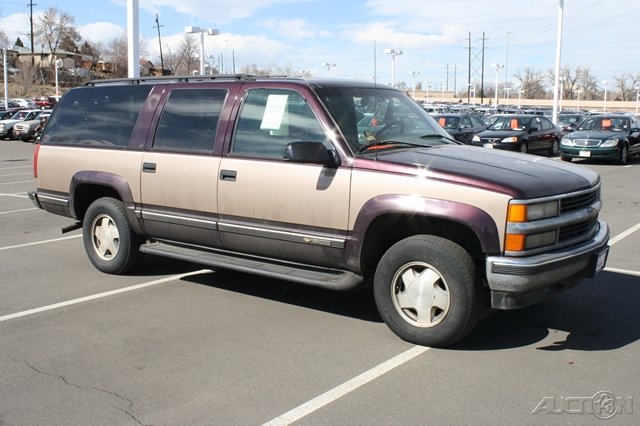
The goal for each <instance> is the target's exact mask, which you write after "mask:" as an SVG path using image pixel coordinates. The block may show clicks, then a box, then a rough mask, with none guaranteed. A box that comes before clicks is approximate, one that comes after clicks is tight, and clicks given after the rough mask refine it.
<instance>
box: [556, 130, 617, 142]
mask: <svg viewBox="0 0 640 426" xmlns="http://www.w3.org/2000/svg"><path fill="white" fill-rule="evenodd" d="M627 135H628V133H627V132H612V131H610V130H608V131H606V130H576V131H574V132H571V133H569V134H568V135H566V136H565V138H569V139H602V140H604V139H612V138H622V139H624V138H625V137H627Z"/></svg>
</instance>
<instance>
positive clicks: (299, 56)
mask: <svg viewBox="0 0 640 426" xmlns="http://www.w3.org/2000/svg"><path fill="white" fill-rule="evenodd" d="M33 2H34V3H37V6H34V16H35V19H37V14H38V13H41V12H42V11H43V10H45V9H46V8H49V7H56V8H58V10H60V11H62V12H65V13H68V14H69V15H71V16H72V17H74V18H75V24H76V27H77V28H78V30H79V31H80V34H81V36H82V38H83V39H84V40H89V41H92V40H101V41H108V40H109V39H111V38H113V37H114V36H115V35H118V34H124V33H126V25H127V12H126V0H65V1H64V2H62V1H60V0H33ZM28 3H29V0H2V1H1V2H0V28H1V29H2V30H3V31H4V32H5V33H6V34H7V36H8V38H9V41H10V42H12V43H13V42H14V41H15V39H16V38H17V37H20V38H21V39H22V40H23V42H25V44H28V36H27V35H26V34H27V33H28V31H29V18H28V16H29V15H28V13H29V7H28V6H27V4H28ZM139 4H140V32H141V34H142V37H143V39H144V40H146V43H145V49H144V50H145V52H146V54H147V55H146V56H147V58H148V59H150V60H151V61H152V62H159V61H158V58H159V43H158V33H157V29H156V28H154V26H155V24H156V23H155V17H156V14H158V16H159V20H160V25H162V27H161V28H160V31H161V36H162V46H163V50H164V51H165V52H167V51H168V49H174V50H175V49H176V47H177V45H178V44H179V42H180V40H181V39H182V38H183V31H184V28H185V26H189V25H194V26H200V27H205V28H216V29H219V30H220V35H218V36H213V37H206V38H205V51H206V52H205V53H206V54H207V55H212V56H214V57H216V58H219V57H220V56H221V55H222V56H223V58H226V61H225V63H226V64H227V66H228V67H230V66H231V63H232V57H235V64H236V70H238V71H239V69H240V67H241V66H242V65H247V64H255V65H257V66H258V67H265V66H268V65H280V66H285V65H288V66H290V67H291V68H292V69H294V70H305V71H309V72H311V73H312V74H313V75H314V76H327V75H328V70H327V67H326V66H323V64H324V63H331V64H335V67H332V69H331V75H332V76H333V77H347V78H358V79H368V80H371V79H372V78H373V76H374V75H377V77H378V81H380V82H382V83H388V82H389V81H390V80H391V57H390V55H385V54H384V49H388V48H393V49H397V50H402V51H403V55H402V56H396V58H395V79H396V81H405V82H407V84H411V81H412V76H411V72H412V71H415V72H419V73H420V74H419V75H417V76H416V81H422V82H427V81H428V82H431V84H432V85H434V86H435V87H440V84H441V83H443V82H445V81H446V80H447V76H448V82H449V88H450V89H451V88H452V86H453V84H454V77H455V84H456V85H457V88H458V90H459V89H460V88H461V86H464V85H466V81H467V76H468V68H469V49H468V46H469V40H468V39H469V33H471V68H472V70H471V74H472V79H473V78H476V77H477V78H478V79H479V73H480V68H481V55H482V43H483V41H482V34H483V32H484V34H485V40H484V47H485V50H484V56H485V60H484V62H485V81H487V80H488V81H489V82H491V83H493V82H494V80H495V69H494V68H491V64H493V63H499V64H502V65H505V68H504V69H503V70H502V71H501V72H500V75H499V79H500V82H501V83H502V82H503V81H504V79H505V77H506V78H508V79H509V80H511V81H515V79H514V78H513V75H514V74H516V73H517V72H518V71H522V70H524V69H525V68H527V67H529V68H532V69H533V70H536V71H546V70H547V69H552V68H553V67H554V64H555V55H556V35H557V28H558V11H559V7H558V5H559V1H558V0H509V1H504V0H500V1H498V0H495V1H494V0H486V1H480V0H439V1H435V0H395V1H393V0H178V1H176V0H139ZM563 22H564V25H563V37H562V41H563V45H562V65H563V66H570V67H572V68H574V69H575V68H576V67H578V66H585V67H589V68H590V69H591V71H592V73H593V74H594V75H595V76H596V77H597V78H598V80H599V81H601V82H602V81H603V80H611V79H613V77H615V76H619V75H620V74H622V73H626V74H633V75H638V74H640V37H638V26H639V25H640V2H639V1H638V0H565V1H564V19H563ZM374 46H375V47H374ZM36 49H37V46H36ZM447 68H448V74H447ZM227 70H228V71H229V72H231V69H230V68H228V69H227Z"/></svg>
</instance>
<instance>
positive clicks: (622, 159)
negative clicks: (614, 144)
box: [618, 144, 629, 165]
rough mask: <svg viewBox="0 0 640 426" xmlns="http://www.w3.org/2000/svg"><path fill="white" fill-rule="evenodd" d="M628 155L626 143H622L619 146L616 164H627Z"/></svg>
mask: <svg viewBox="0 0 640 426" xmlns="http://www.w3.org/2000/svg"><path fill="white" fill-rule="evenodd" d="M628 156H629V147H628V146H627V144H623V145H622V147H621V148H620V152H619V153H618V164H620V165H625V164H627V158H628Z"/></svg>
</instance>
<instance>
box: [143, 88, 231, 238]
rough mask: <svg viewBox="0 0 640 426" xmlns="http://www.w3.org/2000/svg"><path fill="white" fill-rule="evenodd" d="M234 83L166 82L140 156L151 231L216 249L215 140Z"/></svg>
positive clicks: (146, 221) (146, 219)
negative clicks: (146, 145) (151, 132)
mask: <svg viewBox="0 0 640 426" xmlns="http://www.w3.org/2000/svg"><path fill="white" fill-rule="evenodd" d="M228 99H233V87H232V86H227V85H225V84H224V83H216V84H210V85H196V84H184V85H167V87H166V91H165V93H164V94H163V95H162V100H161V101H160V105H161V109H160V110H159V111H158V112H157V113H156V116H155V118H154V125H152V126H151V127H152V129H155V132H153V134H151V135H150V136H149V138H150V141H149V142H148V147H147V150H146V152H145V154H144V158H143V164H142V173H141V178H140V185H141V200H142V208H141V214H142V220H143V223H144V226H145V229H146V230H147V232H148V233H149V235H151V236H153V237H156V238H160V239H168V240H176V241H181V242H188V243H194V244H202V245H207V246H214V247H217V246H219V245H220V244H219V243H220V239H219V237H218V231H217V220H218V212H217V176H218V168H219V163H220V157H218V156H215V155H214V154H213V147H214V140H215V139H216V138H217V137H218V135H222V134H223V133H224V131H225V129H224V126H223V125H221V123H224V121H223V120H221V117H223V116H224V115H225V113H226V111H228V110H230V109H231V106H230V105H227V100H228Z"/></svg>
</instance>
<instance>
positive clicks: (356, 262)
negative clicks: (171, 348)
mask: <svg viewBox="0 0 640 426" xmlns="http://www.w3.org/2000/svg"><path fill="white" fill-rule="evenodd" d="M34 169H35V176H36V185H37V189H36V190H35V191H33V192H31V193H30V196H31V198H32V200H33V201H34V202H35V203H36V205H37V206H39V207H40V208H43V209H45V210H47V211H49V212H51V213H55V214H59V215H63V216H68V217H70V218H73V219H75V220H76V223H75V225H70V226H68V227H67V228H65V229H63V231H68V230H72V229H76V228H80V227H82V229H83V237H84V245H85V249H86V252H87V255H88V257H89V259H90V260H91V262H92V263H93V264H94V265H95V267H96V268H98V269H99V270H101V271H103V272H106V273H111V274H123V273H126V272H127V271H130V270H131V269H132V268H133V267H134V266H136V265H137V264H138V262H139V261H140V259H141V256H142V254H144V253H149V254H155V255H160V256H167V257H171V258H176V259H184V260H188V261H192V262H198V263H201V264H204V265H208V266H210V267H213V268H227V269H233V270H237V271H245V272H252V273H255V274H260V275H265V276H269V277H275V278H280V279H283V280H288V281H293V282H297V283H301V284H308V285H314V286H320V287H325V288H329V289H336V290H346V289H353V288H357V287H360V286H362V285H366V284H371V285H372V287H373V292H374V295H375V300H376V304H377V307H378V310H379V312H380V315H381V316H382V318H383V319H384V321H385V322H386V323H387V324H388V326H389V327H390V328H391V329H392V330H393V331H394V332H395V333H396V334H397V335H398V336H400V337H401V338H402V339H405V340H407V341H410V342H414V343H417V344H422V345H430V346H446V345H450V344H452V343H454V342H456V341H458V340H459V339H461V338H463V337H464V336H465V335H466V334H467V333H469V331H471V329H472V328H473V327H474V326H475V324H476V322H477V321H478V319H479V316H480V312H481V311H482V310H483V308H484V307H486V306H487V305H490V306H491V307H493V308H497V309H513V308H519V307H522V306H526V305H529V304H531V303H534V302H537V301H540V300H542V299H543V298H544V297H546V296H547V295H549V294H551V293H554V292H556V291H558V290H562V289H565V288H569V287H571V286H572V285H574V284H577V283H578V281H579V280H580V279H581V278H583V277H592V276H593V275H594V274H595V273H596V272H597V271H599V270H600V269H602V268H603V267H604V265H605V262H606V257H607V253H608V246H607V242H608V238H609V229H608V227H607V225H606V224H605V223H604V222H602V221H601V220H599V219H598V215H599V211H600V208H601V201H600V179H599V176H598V175H597V174H596V173H594V172H593V171H590V170H588V169H586V168H582V167H580V166H577V165H572V164H566V163H561V162H558V161H553V160H549V159H544V158H540V157H533V156H529V155H527V154H519V153H511V152H503V151H501V152H496V151H494V150H484V149H478V148H474V147H470V146H464V145H461V144H459V143H457V142H455V141H453V140H452V139H450V137H449V136H448V134H447V133H446V132H445V131H444V130H443V129H442V128H441V127H440V126H439V125H438V124H437V123H436V122H435V121H434V120H433V119H432V118H431V117H429V115H428V114H427V113H426V112H425V111H424V110H423V109H422V108H421V107H420V106H419V105H418V104H416V103H415V102H414V101H413V100H411V99H410V98H409V97H408V96H406V95H405V94H404V93H402V92H400V91H398V90H395V89H392V88H389V87H385V86H380V85H375V84H369V83H363V82H354V81H340V80H303V79H293V78H257V77H255V78H254V77H251V76H220V77H210V78H209V77H208V78H203V77H181V78H172V79H167V78H160V79H148V80H140V79H135V80H111V81H103V82H94V83H91V84H89V85H88V86H85V87H81V88H77V89H73V90H71V91H70V92H68V93H67V94H66V95H65V96H64V97H63V99H62V100H61V101H60V103H59V104H58V106H57V107H56V109H55V110H54V112H53V114H52V116H51V118H50V121H49V124H48V126H47V127H46V130H45V132H44V134H43V135H42V139H41V141H40V143H39V144H38V145H37V146H36V148H35V157H34Z"/></svg>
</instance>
